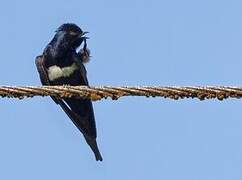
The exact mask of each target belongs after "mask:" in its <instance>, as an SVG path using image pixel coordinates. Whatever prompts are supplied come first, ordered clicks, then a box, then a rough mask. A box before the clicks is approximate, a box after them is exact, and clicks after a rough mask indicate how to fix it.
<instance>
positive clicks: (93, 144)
mask: <svg viewBox="0 0 242 180" xmlns="http://www.w3.org/2000/svg"><path fill="white" fill-rule="evenodd" d="M84 137H85V140H86V142H87V144H88V145H89V146H90V148H91V149H92V151H93V153H94V155H95V158H96V160H97V161H102V160H103V158H102V155H101V153H100V152H99V149H98V146H97V141H96V139H93V138H90V137H88V136H85V135H84Z"/></svg>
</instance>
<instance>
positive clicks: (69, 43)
mask: <svg viewBox="0 0 242 180" xmlns="http://www.w3.org/2000/svg"><path fill="white" fill-rule="evenodd" d="M86 33H87V32H83V31H82V30H81V28H80V27H78V26H77V25H75V24H71V23H66V24H63V25H61V26H60V27H59V28H58V29H57V31H56V34H55V36H54V38H53V39H52V40H51V41H50V43H49V44H48V45H47V46H46V48H45V49H44V52H43V55H41V56H37V57H36V60H35V62H36V66H37V69H38V72H39V76H40V80H41V83H42V84H43V85H72V86H78V85H86V86H88V80H87V74H86V73H87V72H86V69H85V66H84V65H83V63H85V62H86V61H87V60H88V59H89V52H90V51H89V50H88V49H87V44H86V39H87V37H85V34H86ZM82 43H84V47H83V48H82V49H81V50H80V51H79V52H78V53H77V52H76V51H77V48H78V47H79V46H80V45H81V44H82ZM51 98H52V99H53V100H54V101H55V103H56V104H59V105H60V106H61V108H62V109H63V110H64V112H65V113H66V114H67V115H68V117H69V118H70V119H71V120H72V122H73V123H74V124H75V125H76V127H77V128H78V129H79V130H80V131H81V132H82V134H83V135H84V138H85V140H86V142H87V144H88V145H89V146H90V147H91V149H92V151H93V152H94V154H95V157H96V160H97V161H102V156H101V154H100V152H99V150H98V146H97V142H96V137H97V133H96V125H95V118H94V112H93V106H92V102H91V101H90V100H88V99H74V98H63V99H60V98H56V97H51Z"/></svg>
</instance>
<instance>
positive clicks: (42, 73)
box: [35, 56, 60, 104]
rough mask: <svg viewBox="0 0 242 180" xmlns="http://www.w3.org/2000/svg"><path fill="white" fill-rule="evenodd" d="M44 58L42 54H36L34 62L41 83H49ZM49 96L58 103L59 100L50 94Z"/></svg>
mask: <svg viewBox="0 0 242 180" xmlns="http://www.w3.org/2000/svg"><path fill="white" fill-rule="evenodd" d="M44 58H45V57H44V56H37V57H36V59H35V64H36V67H37V70H38V72H39V77H40V81H41V83H42V85H51V84H50V80H49V77H48V73H47V70H46V67H45V63H44ZM51 98H52V99H53V100H54V101H55V103H56V104H59V101H60V100H58V99H57V98H56V97H54V96H51Z"/></svg>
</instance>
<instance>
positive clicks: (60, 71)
mask: <svg viewBox="0 0 242 180" xmlns="http://www.w3.org/2000/svg"><path fill="white" fill-rule="evenodd" d="M78 69H79V68H78V66H77V64H76V63H72V64H71V65H70V66H66V67H59V66H57V65H53V66H50V67H49V68H48V77H49V80H50V81H55V80H57V79H59V78H65V77H69V76H71V75H72V74H73V73H74V72H75V71H76V70H78Z"/></svg>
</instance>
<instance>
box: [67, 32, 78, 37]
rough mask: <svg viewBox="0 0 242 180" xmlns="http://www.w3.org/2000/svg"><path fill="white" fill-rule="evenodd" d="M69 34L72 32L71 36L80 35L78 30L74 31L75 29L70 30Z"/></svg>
mask: <svg viewBox="0 0 242 180" xmlns="http://www.w3.org/2000/svg"><path fill="white" fill-rule="evenodd" d="M69 34H70V35H71V36H77V35H78V33H77V32H73V31H70V32H69Z"/></svg>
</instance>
